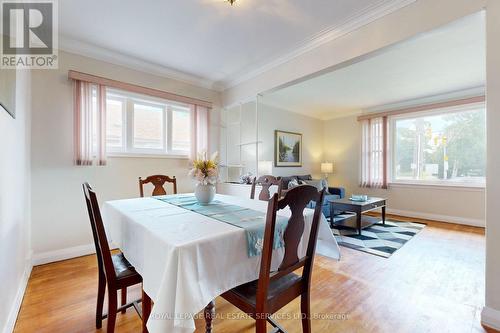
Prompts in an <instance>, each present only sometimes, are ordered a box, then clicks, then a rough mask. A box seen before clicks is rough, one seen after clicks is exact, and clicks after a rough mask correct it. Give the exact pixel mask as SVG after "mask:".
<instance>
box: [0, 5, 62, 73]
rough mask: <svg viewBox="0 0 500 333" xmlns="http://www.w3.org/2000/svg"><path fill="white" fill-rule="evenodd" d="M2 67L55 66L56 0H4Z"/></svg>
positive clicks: (0, 65) (0, 61)
mask: <svg viewBox="0 0 500 333" xmlns="http://www.w3.org/2000/svg"><path fill="white" fill-rule="evenodd" d="M1 8H2V13H1V18H2V24H1V28H2V32H1V34H2V38H1V39H2V48H1V49H2V54H1V59H0V67H2V68H57V65H58V62H57V58H58V57H57V53H56V52H57V46H58V45H57V2H56V1H55V0H31V1H27V0H3V1H2V2H1Z"/></svg>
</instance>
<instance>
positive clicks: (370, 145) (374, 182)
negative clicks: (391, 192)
mask: <svg viewBox="0 0 500 333" xmlns="http://www.w3.org/2000/svg"><path fill="white" fill-rule="evenodd" d="M361 137H362V140H361V186H362V187H375V188H387V117H380V118H372V119H367V120H363V122H362V134H361Z"/></svg>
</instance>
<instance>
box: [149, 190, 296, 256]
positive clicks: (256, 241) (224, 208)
mask: <svg viewBox="0 0 500 333" xmlns="http://www.w3.org/2000/svg"><path fill="white" fill-rule="evenodd" d="M154 198H155V199H158V200H161V201H163V202H166V203H169V204H172V205H174V206H178V207H181V208H184V209H187V210H190V211H192V212H195V213H198V214H201V215H204V216H208V217H210V218H213V219H216V220H218V221H221V222H225V223H229V224H231V225H234V226H236V227H239V228H242V229H244V230H245V233H246V238H247V249H248V256H249V257H253V256H256V255H260V254H261V253H262V247H263V245H264V231H265V227H266V213H263V212H259V211H256V210H253V209H249V208H245V207H241V206H237V205H231V204H228V203H224V202H221V201H218V200H215V201H213V202H212V203H210V204H209V205H205V206H203V205H200V204H199V203H198V201H197V200H196V198H195V197H194V195H173V196H171V195H169V196H156V197H154ZM287 224H288V219H287V218H284V217H279V216H277V217H276V228H275V232H274V242H273V248H274V249H278V248H282V247H283V246H284V241H283V234H284V232H285V229H286V226H287Z"/></svg>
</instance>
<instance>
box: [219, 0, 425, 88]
mask: <svg viewBox="0 0 500 333" xmlns="http://www.w3.org/2000/svg"><path fill="white" fill-rule="evenodd" d="M416 1H417V0H384V1H382V2H380V3H378V4H375V5H372V6H369V7H367V8H365V9H364V10H362V11H360V12H358V13H356V14H355V15H352V16H350V17H348V18H347V19H346V20H344V21H343V22H342V23H340V24H337V25H334V26H331V27H329V28H327V29H324V30H323V31H321V32H319V33H318V34H316V35H314V36H313V37H311V38H310V39H307V40H305V41H304V42H302V43H300V44H299V45H298V46H297V47H295V48H294V49H293V50H291V51H290V52H288V53H286V54H283V55H281V56H278V57H276V58H275V59H274V60H272V61H270V62H268V63H266V64H265V65H263V66H260V67H258V68H256V69H253V70H252V69H250V70H242V71H240V72H239V73H237V74H235V75H233V76H232V78H228V79H227V80H224V81H218V82H217V85H218V86H222V87H223V88H224V89H229V88H232V87H234V86H236V85H238V84H240V83H242V82H245V81H248V80H250V79H252V78H254V77H256V76H258V75H260V74H263V73H265V72H267V71H269V70H271V69H273V68H275V67H278V66H280V65H282V64H284V63H287V62H289V61H290V60H293V59H294V58H297V57H299V56H301V55H302V54H304V53H307V52H309V51H311V50H313V49H315V48H317V47H319V46H321V45H323V44H326V43H328V42H331V41H333V40H335V39H337V38H339V37H342V36H344V35H346V34H348V33H350V32H353V31H355V30H357V29H359V28H361V27H363V26H365V25H367V24H370V23H372V22H374V21H376V20H378V19H380V18H382V17H384V16H386V15H389V14H391V13H393V12H395V11H397V10H399V9H401V8H403V7H406V6H408V5H410V4H412V3H414V2H416Z"/></svg>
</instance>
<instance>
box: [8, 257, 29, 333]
mask: <svg viewBox="0 0 500 333" xmlns="http://www.w3.org/2000/svg"><path fill="white" fill-rule="evenodd" d="M32 268H33V266H32V265H31V260H26V265H25V268H24V273H23V277H22V279H21V283H20V284H19V288H18V289H17V293H16V298H15V299H14V303H13V304H12V306H11V308H10V312H9V316H8V317H7V322H6V323H5V326H4V327H3V331H2V332H3V333H12V332H13V331H14V327H15V326H16V321H17V315H18V314H19V310H20V309H21V304H22V303H23V298H24V292H25V291H26V287H27V286H28V281H29V279H30V275H31V269H32Z"/></svg>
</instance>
